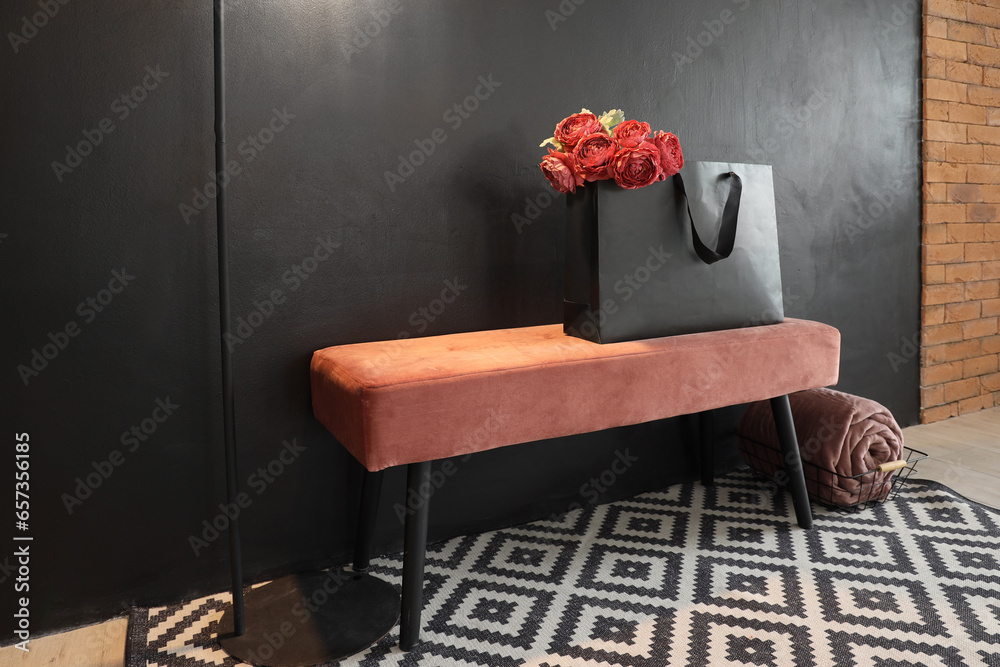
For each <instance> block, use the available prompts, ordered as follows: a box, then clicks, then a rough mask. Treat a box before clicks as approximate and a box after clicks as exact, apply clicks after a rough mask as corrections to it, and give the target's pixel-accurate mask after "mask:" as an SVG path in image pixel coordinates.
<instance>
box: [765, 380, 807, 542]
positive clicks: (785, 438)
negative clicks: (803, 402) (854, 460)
mask: <svg viewBox="0 0 1000 667" xmlns="http://www.w3.org/2000/svg"><path fill="white" fill-rule="evenodd" d="M771 412H772V413H773V414H774V425H775V427H777V430H778V442H780V443H781V454H782V458H783V459H784V462H785V472H786V474H787V475H788V484H789V486H790V487H791V492H792V503H793V504H794V505H795V518H796V519H798V522H799V525H800V526H802V527H803V528H812V508H811V507H809V494H808V492H807V491H806V478H805V475H804V474H803V473H802V459H801V457H800V456H799V442H798V439H797V438H796V437H795V422H793V421H792V406H791V405H789V403H788V396H778V397H777V398H772V399H771Z"/></svg>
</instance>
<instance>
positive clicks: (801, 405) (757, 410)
mask: <svg viewBox="0 0 1000 667" xmlns="http://www.w3.org/2000/svg"><path fill="white" fill-rule="evenodd" d="M788 400H789V403H790V404H791V406H792V418H793V421H794V422H795V434H796V436H797V437H798V441H799V452H800V454H801V456H802V469H803V471H804V473H805V477H806V488H807V489H808V490H809V496H810V497H811V498H812V499H813V500H816V501H818V502H820V503H823V504H826V505H836V506H841V507H848V506H853V505H857V504H858V503H864V502H867V501H869V500H883V499H884V498H885V497H886V496H887V495H888V494H889V491H890V490H891V488H892V481H891V477H892V475H893V471H892V470H889V471H886V472H872V473H871V474H868V475H865V474H864V473H868V472H870V471H875V470H876V469H877V468H878V467H879V466H880V465H882V464H886V463H889V462H891V461H897V460H899V459H901V458H902V457H903V433H902V431H901V430H900V428H899V424H897V423H896V420H895V419H894V418H893V416H892V413H890V412H889V411H888V410H887V409H886V408H885V407H883V406H882V405H880V404H879V403H876V402H875V401H873V400H870V399H867V398H861V397H859V396H852V395H850V394H845V393H843V392H840V391H835V390H833V389H809V390H807V391H800V392H796V393H794V394H790V395H789V396H788ZM738 435H739V449H740V454H741V455H742V456H743V460H744V461H746V462H747V465H749V466H750V467H751V468H753V469H755V470H757V471H758V472H761V473H763V474H764V475H766V476H767V477H768V478H769V479H775V474H776V473H777V471H778V469H779V468H782V467H784V462H783V461H782V456H781V447H780V445H779V443H778V432H777V429H776V428H775V425H774V417H773V415H772V414H771V406H770V403H769V401H758V402H757V403H753V404H751V405H750V407H749V408H748V409H747V411H746V413H745V414H744V415H743V419H742V420H741V421H740V426H739V430H738ZM860 475H863V476H860ZM859 476H860V477H859Z"/></svg>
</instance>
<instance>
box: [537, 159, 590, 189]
mask: <svg viewBox="0 0 1000 667" xmlns="http://www.w3.org/2000/svg"><path fill="white" fill-rule="evenodd" d="M538 166H539V167H541V169H542V173H543V174H545V178H547V179H549V183H551V184H552V187H554V188H555V189H556V190H558V191H559V192H563V193H566V192H573V191H575V190H576V186H578V185H583V174H581V173H580V170H579V168H578V167H577V164H576V158H575V157H573V156H572V155H570V154H568V153H560V152H558V151H554V150H552V149H551V148H550V149H549V154H548V155H546V156H545V157H543V158H542V163H541V164H540V165H538Z"/></svg>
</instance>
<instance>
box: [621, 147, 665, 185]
mask: <svg viewBox="0 0 1000 667" xmlns="http://www.w3.org/2000/svg"><path fill="white" fill-rule="evenodd" d="M612 173H613V174H614V177H615V183H617V184H618V185H619V186H621V187H623V188H625V189H627V190H635V189H636V188H642V187H645V186H647V185H649V184H650V183H654V182H656V181H657V180H658V179H659V178H660V175H661V174H662V173H663V169H662V167H660V151H659V150H657V148H656V146H654V145H653V144H651V143H649V142H648V141H647V142H646V143H644V144H640V145H639V146H636V147H635V148H623V149H621V150H620V151H618V154H617V155H615V160H614V163H613V164H612Z"/></svg>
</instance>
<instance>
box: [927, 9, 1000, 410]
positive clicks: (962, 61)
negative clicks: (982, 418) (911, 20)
mask: <svg viewBox="0 0 1000 667" xmlns="http://www.w3.org/2000/svg"><path fill="white" fill-rule="evenodd" d="M923 153H924V156H923V159H924V215H923V218H924V219H923V243H924V246H923V277H924V287H923V308H922V313H921V317H922V324H923V333H922V337H923V349H922V350H921V373H920V385H921V387H920V401H921V419H922V421H924V422H925V423H926V422H934V421H939V420H941V419H946V418H948V417H953V416H955V415H960V414H966V413H968V412H974V411H976V410H982V409H984V408H989V407H993V406H994V405H1000V372H998V370H1000V368H998V357H1000V335H998V330H997V323H998V317H1000V222H998V220H1000V0H968V1H966V0H925V3H924V143H923Z"/></svg>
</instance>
